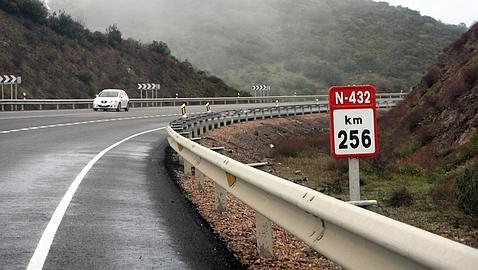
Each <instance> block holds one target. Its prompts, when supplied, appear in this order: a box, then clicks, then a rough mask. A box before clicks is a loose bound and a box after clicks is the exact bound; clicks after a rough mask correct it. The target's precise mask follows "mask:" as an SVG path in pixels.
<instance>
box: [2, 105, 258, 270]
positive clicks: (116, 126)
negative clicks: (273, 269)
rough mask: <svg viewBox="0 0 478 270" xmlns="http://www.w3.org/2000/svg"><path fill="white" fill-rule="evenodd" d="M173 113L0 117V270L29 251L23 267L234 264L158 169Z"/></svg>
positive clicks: (11, 266)
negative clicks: (166, 127) (60, 212)
mask: <svg viewBox="0 0 478 270" xmlns="http://www.w3.org/2000/svg"><path fill="white" fill-rule="evenodd" d="M251 106H252V105H240V107H244V108H245V107H251ZM234 107H235V106H232V107H231V106H227V107H222V108H221V106H217V107H216V108H215V109H216V110H220V109H224V108H227V109H232V108H234ZM235 108H239V107H235ZM197 111H204V108H203V107H191V108H190V112H191V113H194V112H197ZM178 112H179V108H177V107H173V108H172V107H168V108H141V109H140V108H137V109H132V110H131V111H130V112H120V113H117V112H93V111H92V110H76V111H41V112H5V113H0V172H1V173H0V264H1V267H0V268H2V269H25V268H27V266H28V265H29V263H30V262H31V261H32V257H33V256H34V253H35V255H37V253H38V254H40V255H41V254H42V253H43V254H45V256H44V257H45V258H44V259H43V261H42V260H41V258H40V264H38V262H37V263H36V264H35V263H32V265H30V266H31V267H32V268H31V269H39V268H41V266H43V268H44V269H65V268H66V269H145V268H146V269H151V268H155V269H156V268H164V269H234V268H237V267H239V265H238V263H237V262H236V261H235V260H234V259H233V257H232V255H231V254H230V253H228V252H227V250H226V248H225V246H224V245H223V244H221V243H220V242H219V241H218V240H217V239H216V238H215V236H214V235H213V234H212V233H211V232H210V231H209V230H208V229H207V228H206V226H205V224H203V222H202V221H201V219H200V218H199V217H198V216H197V214H196V213H195V212H194V210H193V209H191V207H190V205H189V204H188V202H187V201H186V200H185V198H184V197H183V196H182V194H181V193H180V192H179V191H178V189H177V187H176V186H175V184H174V183H173V181H171V180H170V179H169V177H168V175H167V173H166V171H165V168H164V165H163V161H164V159H165V156H164V155H165V151H164V150H165V148H166V146H167V143H166V132H165V131H164V129H161V128H163V127H165V126H166V125H167V123H168V122H169V121H171V120H173V119H175V118H177V117H178V114H177V113H178ZM151 130H154V131H151ZM145 131H150V132H147V133H144V134H139V133H141V132H145ZM132 135H135V137H131V136H132ZM128 137H131V138H130V139H128V140H125V139H126V138H128ZM118 142H121V143H119V144H116V145H115V143H118ZM111 146H114V147H111ZM106 150H107V151H106ZM102 151H103V155H102V156H101V157H99V158H98V159H97V161H96V162H95V163H94V164H91V162H92V160H93V159H95V157H98V154H99V153H101V152H102ZM105 151H106V152H105ZM89 165H91V166H89ZM86 169H88V170H86ZM82 170H83V172H82ZM85 170H86V171H85ZM82 173H84V175H82ZM81 175H82V178H81V177H80V178H81V181H79V182H78V183H77V184H78V186H77V188H76V189H74V190H73V191H72V186H73V185H74V183H75V181H77V180H78V178H79V176H81ZM70 191H72V193H71V194H70V195H71V198H70V200H69V201H68V200H67V202H66V206H65V205H63V207H64V213H63V214H62V215H61V217H60V219H59V220H60V222H59V223H58V224H56V225H57V226H53V227H54V230H53V232H52V231H50V232H48V230H50V227H51V224H50V223H55V222H52V216H53V214H54V213H55V215H56V214H57V212H55V211H58V209H59V208H61V204H62V203H63V201H65V197H67V195H65V194H67V192H70ZM62 200H63V201H62ZM54 219H55V217H54V218H53V220H54ZM49 224H50V225H49ZM47 228H48V229H47ZM49 233H50V234H52V233H53V237H52V241H50V243H48V241H46V244H45V243H44V242H42V243H40V239H42V240H44V238H45V237H46V236H45V235H48V234H49ZM46 238H48V237H46ZM39 243H40V244H39ZM40 257H41V256H40Z"/></svg>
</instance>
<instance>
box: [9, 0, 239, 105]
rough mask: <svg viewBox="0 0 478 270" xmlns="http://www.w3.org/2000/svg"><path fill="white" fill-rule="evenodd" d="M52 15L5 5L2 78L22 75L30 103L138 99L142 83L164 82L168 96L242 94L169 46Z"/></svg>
mask: <svg viewBox="0 0 478 270" xmlns="http://www.w3.org/2000/svg"><path fill="white" fill-rule="evenodd" d="M6 11H8V12H6ZM47 14H48V12H47V10H46V9H45V8H44V7H43V6H42V5H41V4H39V2H38V1H37V0H26V1H16V0H15V1H7V0H1V1H0V29H2V35H0V74H15V75H20V76H22V79H23V84H22V86H21V87H22V88H21V91H25V92H26V93H27V97H29V98H92V97H94V95H95V94H96V93H98V92H99V90H100V89H102V88H122V89H125V90H126V91H127V92H128V94H129V95H130V96H131V97H137V96H139V90H137V83H140V82H156V83H161V91H160V95H161V96H163V97H174V96H175V93H179V96H182V97H184V96H236V95H237V91H236V90H235V89H233V88H231V87H228V86H227V85H225V84H224V83H223V82H222V80H220V79H218V78H217V77H214V76H208V75H207V74H206V73H205V72H204V71H199V70H196V69H194V68H193V67H192V65H191V64H190V63H189V62H187V61H184V62H180V61H178V60H177V59H176V58H175V57H173V56H171V55H170V53H169V49H168V47H167V45H165V44H164V43H161V42H154V43H152V44H148V45H143V44H141V43H139V42H138V41H135V40H132V39H128V40H124V39H123V38H122V34H121V32H120V31H119V29H118V28H117V27H115V26H111V27H109V28H108V29H107V32H106V33H100V32H94V33H92V32H90V31H89V30H87V29H85V28H83V26H81V25H80V24H78V23H76V22H75V21H74V20H72V19H71V17H70V16H69V15H67V14H65V13H60V14H55V15H54V16H49V17H48V16H47ZM7 92H8V91H7ZM7 98H8V95H7Z"/></svg>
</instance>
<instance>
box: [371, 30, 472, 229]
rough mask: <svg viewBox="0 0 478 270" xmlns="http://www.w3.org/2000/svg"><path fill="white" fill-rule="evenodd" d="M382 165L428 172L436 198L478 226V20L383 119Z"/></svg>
mask: <svg viewBox="0 0 478 270" xmlns="http://www.w3.org/2000/svg"><path fill="white" fill-rule="evenodd" d="M379 123H380V125H381V134H382V140H381V147H382V150H381V151H382V154H381V155H380V157H379V159H378V160H377V162H376V163H377V164H378V165H382V166H384V167H385V168H382V169H387V170H388V169H392V170H393V168H394V167H395V168H397V167H398V168H399V170H402V169H406V171H408V172H409V173H411V174H412V175H419V176H424V177H425V178H427V181H428V183H430V184H432V185H433V186H434V188H433V190H432V191H431V193H430V194H431V196H432V198H433V201H434V202H435V203H437V204H439V205H442V206H443V205H445V206H450V205H453V204H454V203H455V202H457V203H458V205H459V207H460V208H461V209H462V210H463V211H464V212H465V213H467V214H470V215H471V216H473V217H474V219H475V222H476V223H475V224H476V226H478V23H477V24H475V25H474V26H472V27H471V29H470V30H469V31H468V32H466V33H465V34H463V35H462V36H461V37H460V38H459V39H457V40H456V41H455V42H454V43H453V44H452V45H450V46H449V47H447V48H446V49H445V50H444V53H443V54H441V55H440V56H439V57H438V60H437V61H436V63H435V64H434V65H433V66H432V67H431V69H430V70H429V71H428V73H427V74H426V75H425V76H424V77H423V79H422V80H421V82H420V84H419V85H418V86H416V87H415V88H414V90H413V91H412V92H411V93H410V94H409V96H408V97H407V99H406V100H405V101H404V102H403V103H402V104H400V106H398V107H396V108H394V109H392V110H391V111H390V112H389V113H388V114H387V115H386V116H385V117H384V118H382V119H380V121H379Z"/></svg>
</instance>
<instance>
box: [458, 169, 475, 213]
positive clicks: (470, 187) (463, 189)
mask: <svg viewBox="0 0 478 270" xmlns="http://www.w3.org/2000/svg"><path fill="white" fill-rule="evenodd" d="M456 196H457V202H458V207H459V208H460V209H461V210H463V212H465V213H466V214H469V215H473V216H478V174H476V172H473V171H472V170H469V169H466V170H465V172H464V174H463V175H461V176H460V177H458V179H457V182H456Z"/></svg>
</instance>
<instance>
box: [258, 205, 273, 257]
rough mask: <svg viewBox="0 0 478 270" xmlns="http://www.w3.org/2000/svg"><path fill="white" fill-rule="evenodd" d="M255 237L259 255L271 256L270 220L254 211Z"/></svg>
mask: <svg viewBox="0 0 478 270" xmlns="http://www.w3.org/2000/svg"><path fill="white" fill-rule="evenodd" d="M256 238H257V252H258V253H259V256H262V257H266V258H272V257H273V256H274V253H273V252H272V221H270V220H269V219H268V218H266V217H265V216H263V215H262V214H261V213H259V212H257V211H256Z"/></svg>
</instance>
